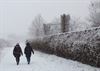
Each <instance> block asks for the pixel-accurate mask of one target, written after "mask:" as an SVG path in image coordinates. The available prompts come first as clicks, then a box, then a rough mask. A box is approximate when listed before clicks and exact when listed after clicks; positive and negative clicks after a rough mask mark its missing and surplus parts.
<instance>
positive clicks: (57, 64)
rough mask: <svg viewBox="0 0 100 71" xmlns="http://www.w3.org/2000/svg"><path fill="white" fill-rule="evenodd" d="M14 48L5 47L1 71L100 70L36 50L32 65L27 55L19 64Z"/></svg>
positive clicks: (99, 69) (0, 65) (99, 70)
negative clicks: (27, 59) (13, 53)
mask: <svg viewBox="0 0 100 71" xmlns="http://www.w3.org/2000/svg"><path fill="white" fill-rule="evenodd" d="M22 47H24V45H22ZM12 50H13V47H12V48H5V49H4V50H3V51H2V56H1V57H0V58H1V62H0V71H100V68H95V67H91V66H88V65H85V64H81V63H79V62H76V61H72V60H67V59H64V58H60V57H57V56H55V55H49V54H44V53H41V52H38V51H35V54H34V55H32V60H31V64H30V65H28V64H27V62H26V58H25V56H22V57H21V61H20V64H19V65H18V66H17V65H16V63H15V59H14V57H13V55H12Z"/></svg>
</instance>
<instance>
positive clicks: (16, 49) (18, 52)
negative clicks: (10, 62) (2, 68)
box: [13, 43, 23, 65]
mask: <svg viewBox="0 0 100 71" xmlns="http://www.w3.org/2000/svg"><path fill="white" fill-rule="evenodd" d="M13 55H14V57H15V58H16V63H17V65H19V62H20V56H21V55H23V53H22V49H21V47H20V45H19V43H17V44H16V45H15V47H14V49H13Z"/></svg>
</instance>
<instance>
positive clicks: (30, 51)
mask: <svg viewBox="0 0 100 71" xmlns="http://www.w3.org/2000/svg"><path fill="white" fill-rule="evenodd" d="M24 53H25V55H26V57H31V53H33V54H34V51H33V49H32V47H31V46H30V44H29V43H27V44H26V47H25V49H24Z"/></svg>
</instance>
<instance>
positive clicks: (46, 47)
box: [32, 27, 100, 67]
mask: <svg viewBox="0 0 100 71" xmlns="http://www.w3.org/2000/svg"><path fill="white" fill-rule="evenodd" d="M32 45H33V48H34V49H37V50H40V51H43V52H46V53H51V54H55V55H57V56H61V57H64V58H67V59H72V60H77V61H80V62H82V63H85V64H90V65H92V66H96V67H100V27H98V28H92V29H88V30H84V31H77V32H68V33H63V34H56V35H51V36H47V37H44V38H43V39H41V40H37V41H34V42H32Z"/></svg>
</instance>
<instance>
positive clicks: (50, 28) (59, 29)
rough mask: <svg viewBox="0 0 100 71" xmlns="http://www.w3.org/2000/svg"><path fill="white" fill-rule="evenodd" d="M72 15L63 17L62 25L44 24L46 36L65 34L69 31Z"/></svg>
mask: <svg viewBox="0 0 100 71" xmlns="http://www.w3.org/2000/svg"><path fill="white" fill-rule="evenodd" d="M69 21H70V15H66V14H63V15H61V23H58V24H52V23H48V24H44V34H45V35H51V34H56V33H65V32H68V31H69Z"/></svg>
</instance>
